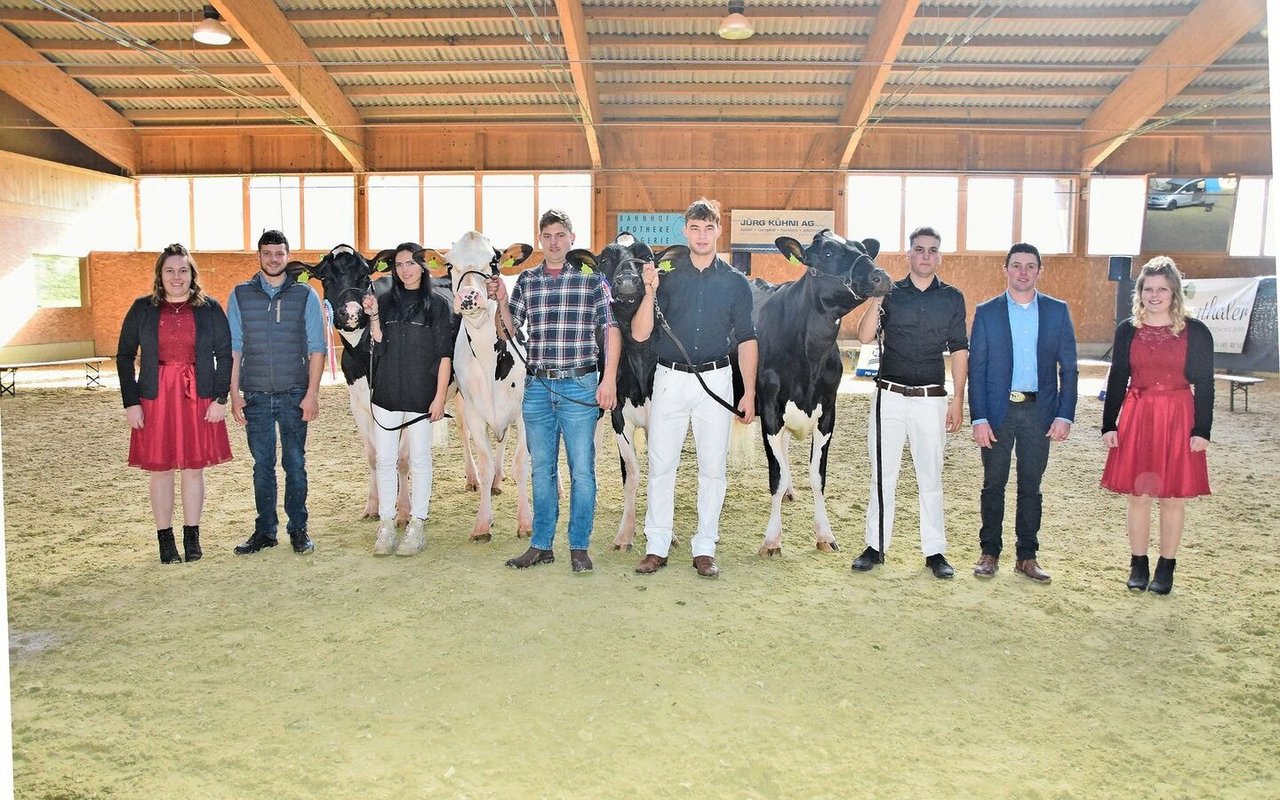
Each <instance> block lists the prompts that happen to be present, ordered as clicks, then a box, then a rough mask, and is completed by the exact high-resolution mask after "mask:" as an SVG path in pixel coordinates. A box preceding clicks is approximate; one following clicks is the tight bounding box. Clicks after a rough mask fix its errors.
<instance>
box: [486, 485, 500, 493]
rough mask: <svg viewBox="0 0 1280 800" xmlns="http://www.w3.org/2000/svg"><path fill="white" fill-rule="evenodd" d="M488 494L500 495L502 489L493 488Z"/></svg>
mask: <svg viewBox="0 0 1280 800" xmlns="http://www.w3.org/2000/svg"><path fill="white" fill-rule="evenodd" d="M489 494H502V487H501V486H494V487H493V488H492V489H490V490H489Z"/></svg>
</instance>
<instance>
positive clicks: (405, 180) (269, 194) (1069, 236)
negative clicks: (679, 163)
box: [138, 173, 1276, 256]
mask: <svg viewBox="0 0 1280 800" xmlns="http://www.w3.org/2000/svg"><path fill="white" fill-rule="evenodd" d="M366 186H367V192H368V196H367V202H366V204H365V206H366V214H367V218H366V223H367V230H368V242H369V246H370V248H381V247H392V246H394V245H396V244H399V243H400V242H402V241H405V240H407V239H408V240H413V241H417V242H420V243H422V244H424V245H426V246H428V247H448V246H449V245H450V244H451V243H452V242H453V240H454V239H455V238H456V237H457V236H458V235H460V234H461V233H462V232H465V231H468V230H472V229H478V230H483V231H484V232H485V233H486V234H487V235H488V236H489V237H490V238H491V239H493V240H494V241H497V242H516V241H523V242H533V241H535V240H536V238H537V219H538V216H539V215H540V214H541V213H542V212H543V211H545V210H546V209H548V208H561V209H564V210H565V211H567V212H568V213H569V216H570V218H571V219H572V220H573V221H574V228H575V232H576V233H577V245H578V246H579V247H585V248H588V249H590V248H592V246H593V243H592V241H591V232H592V218H591V205H592V204H591V194H592V184H591V176H590V174H588V173H537V174H507V173H493V174H481V175H479V176H477V175H475V174H412V175H370V176H369V177H368V179H367V182H366ZM846 188H847V195H846V197H847V203H846V210H847V217H846V220H845V223H846V227H845V230H846V231H847V232H848V234H849V235H850V236H853V237H856V238H859V239H865V238H875V239H879V240H880V243H881V247H882V249H884V250H886V251H894V250H899V251H902V250H906V249H907V246H908V245H907V237H908V236H909V235H910V233H911V231H912V230H914V229H915V228H917V227H920V226H923V225H929V226H932V227H933V228H935V229H936V230H937V231H938V232H939V233H940V234H941V235H942V246H943V249H944V250H946V251H949V252H1003V251H1004V250H1006V249H1008V247H1009V245H1010V244H1012V243H1013V242H1020V241H1021V242H1031V243H1033V244H1035V245H1036V246H1037V247H1038V248H1039V249H1040V252H1041V253H1044V254H1046V255H1048V254H1060V253H1070V252H1072V250H1073V244H1072V243H1073V234H1074V225H1075V209H1076V208H1077V207H1078V204H1077V202H1076V200H1077V195H1078V192H1079V182H1078V180H1077V179H1075V178H1064V177H1042V176H1018V177H992V176H973V175H958V176H957V175H887V174H856V175H850V176H849V178H848V182H847V186H846ZM1088 189H1089V202H1088V204H1087V207H1088V213H1089V226H1088V241H1087V243H1086V252H1087V253H1088V254H1089V255H1136V254H1138V253H1141V252H1153V251H1166V252H1185V251H1203V252H1227V253H1229V254H1231V255H1233V256H1257V255H1273V254H1274V252H1275V243H1274V241H1273V237H1272V235H1271V234H1270V231H1271V230H1272V229H1273V227H1274V226H1273V225H1270V224H1268V223H1270V222H1271V221H1272V220H1273V218H1274V216H1275V207H1276V203H1275V202H1273V198H1274V195H1275V190H1274V188H1273V187H1272V185H1271V180H1270V179H1269V178H1239V179H1236V178H1219V179H1211V178H1195V179H1151V180H1149V179H1147V178H1145V177H1095V178H1092V179H1090V181H1089V183H1088ZM356 191H357V189H356V182H355V178H354V177H353V176H351V175H302V176H262V177H249V178H241V177H198V178H196V177H154V178H142V179H140V180H139V181H138V210H139V231H140V237H139V238H140V242H139V244H140V247H141V249H142V250H148V251H149V250H158V249H161V248H162V247H164V245H166V244H168V243H169V242H172V241H174V240H175V239H177V240H185V241H189V242H191V243H192V245H193V248H194V249H196V250H251V249H253V247H254V243H255V242H256V240H257V237H258V234H259V233H260V232H261V231H263V230H267V229H270V228H275V229H278V230H282V231H284V232H286V233H287V234H288V235H289V236H290V237H291V238H292V239H293V240H294V246H295V247H298V248H300V249H306V250H327V249H329V248H330V247H333V246H334V245H336V244H340V243H350V244H355V243H356V230H355V228H356V214H357V203H356ZM962 211H963V213H961V212H962ZM1193 211H1194V212H1199V213H1192V212H1193ZM184 234H185V235H184Z"/></svg>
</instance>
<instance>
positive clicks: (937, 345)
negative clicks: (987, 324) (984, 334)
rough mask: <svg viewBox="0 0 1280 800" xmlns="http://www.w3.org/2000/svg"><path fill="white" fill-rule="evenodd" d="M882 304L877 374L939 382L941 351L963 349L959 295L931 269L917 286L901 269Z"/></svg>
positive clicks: (906, 380)
mask: <svg viewBox="0 0 1280 800" xmlns="http://www.w3.org/2000/svg"><path fill="white" fill-rule="evenodd" d="M882 308H884V317H883V319H881V321H880V324H881V325H882V326H883V327H884V353H882V354H881V357H880V377H881V378H883V379H884V380H887V381H893V382H894V383H901V384H905V385H907V386H928V385H930V384H936V385H942V383H943V382H944V381H945V380H946V376H947V371H946V367H945V366H943V363H942V353H943V351H944V350H946V351H949V352H952V353H955V352H957V351H959V350H968V349H969V336H968V334H967V333H966V332H965V325H964V295H962V294H961V293H960V290H959V289H957V288H956V287H954V286H951V285H948V284H945V283H943V282H942V281H940V280H938V276H936V275H935V276H934V277H933V283H931V284H929V288H927V289H925V290H924V291H923V292H922V291H920V290H919V289H917V288H916V285H915V284H914V283H912V282H911V276H910V275H907V277H905V278H903V279H902V280H900V281H897V282H896V283H894V284H893V291H892V292H890V293H889V294H888V296H887V297H885V299H884V303H883V306H882Z"/></svg>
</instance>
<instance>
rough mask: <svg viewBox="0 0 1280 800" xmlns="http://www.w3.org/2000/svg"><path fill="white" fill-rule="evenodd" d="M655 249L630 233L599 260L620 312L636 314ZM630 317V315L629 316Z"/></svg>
mask: <svg viewBox="0 0 1280 800" xmlns="http://www.w3.org/2000/svg"><path fill="white" fill-rule="evenodd" d="M653 260H654V259H653V250H651V249H650V248H649V245H647V244H645V243H644V242H642V241H640V240H639V239H637V238H636V237H634V236H632V235H631V234H630V233H620V234H618V238H616V239H614V240H613V241H612V242H610V243H609V244H608V245H606V246H605V248H604V249H603V250H601V251H600V256H599V258H597V259H596V262H597V266H596V268H597V269H598V270H599V272H600V275H601V277H602V279H603V280H604V283H605V285H606V286H608V287H609V296H610V302H611V303H613V306H614V309H615V310H617V311H633V310H634V309H635V307H636V306H638V305H640V300H641V299H642V298H643V297H644V278H643V273H642V270H643V269H644V265H645V264H648V263H650V262H651V261H653ZM628 316H629V315H628Z"/></svg>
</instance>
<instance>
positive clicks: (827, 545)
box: [818, 541, 840, 553]
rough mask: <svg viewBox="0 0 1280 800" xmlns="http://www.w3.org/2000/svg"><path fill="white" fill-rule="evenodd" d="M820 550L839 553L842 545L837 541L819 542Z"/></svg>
mask: <svg viewBox="0 0 1280 800" xmlns="http://www.w3.org/2000/svg"><path fill="white" fill-rule="evenodd" d="M818 551H819V552H821V553H838V552H839V551H840V545H838V544H836V543H835V542H822V541H820V542H818Z"/></svg>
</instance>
